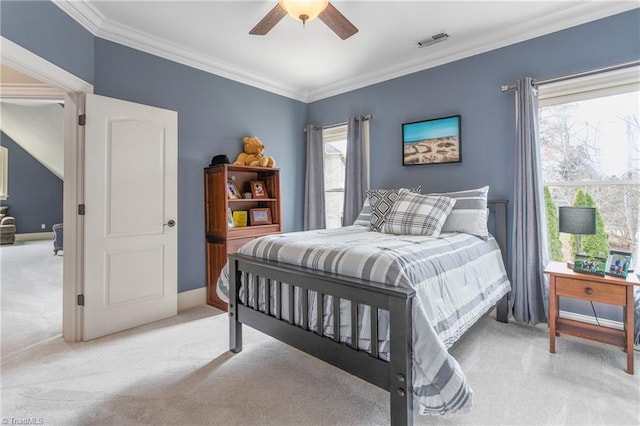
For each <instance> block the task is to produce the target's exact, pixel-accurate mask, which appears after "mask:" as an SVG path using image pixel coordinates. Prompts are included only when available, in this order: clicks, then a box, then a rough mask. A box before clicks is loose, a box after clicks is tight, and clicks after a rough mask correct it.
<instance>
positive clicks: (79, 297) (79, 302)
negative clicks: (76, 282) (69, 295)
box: [78, 294, 84, 306]
mask: <svg viewBox="0 0 640 426" xmlns="http://www.w3.org/2000/svg"><path fill="white" fill-rule="evenodd" d="M78 306H84V294H79V295H78Z"/></svg>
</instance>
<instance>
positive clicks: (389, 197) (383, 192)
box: [356, 186, 422, 232]
mask: <svg viewBox="0 0 640 426" xmlns="http://www.w3.org/2000/svg"><path fill="white" fill-rule="evenodd" d="M421 188H422V186H417V187H415V188H410V189H405V188H398V189H373V190H370V191H367V199H368V200H369V205H370V211H369V229H370V230H371V231H375V232H382V226H383V225H384V222H385V218H386V216H387V214H389V212H390V211H391V207H392V206H393V203H394V202H395V201H396V198H397V197H398V191H400V190H405V191H410V192H420V189H421ZM365 205H366V202H365ZM363 210H364V207H363ZM360 214H362V212H361V213H360ZM358 219H360V217H358ZM358 219H356V220H358Z"/></svg>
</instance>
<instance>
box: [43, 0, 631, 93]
mask: <svg viewBox="0 0 640 426" xmlns="http://www.w3.org/2000/svg"><path fill="white" fill-rule="evenodd" d="M54 2H55V3H56V4H57V5H58V6H59V7H60V8H61V9H62V10H64V11H65V12H67V13H68V14H69V15H70V16H72V17H73V18H74V19H76V20H77V21H78V22H79V23H81V24H82V25H83V26H84V27H85V28H87V29H88V30H89V31H91V32H92V33H93V34H94V35H96V36H98V37H101V38H104V39H107V40H111V41H115V42H118V43H121V44H124V45H127V46H130V47H133V48H136V49H140V50H143V51H146V52H149V53H153V54H156V55H159V56H161V57H164V58H167V59H170V60H174V61H177V62H180V63H183V64H186V65H190V66H193V67H195V68H199V69H202V70H205V71H209V72H212V73H214V74H217V75H220V76H223V77H226V78H229V79H232V80H236V81H239V82H242V83H246V84H249V85H252V86H255V87H258V88H262V89H265V90H268V91H271V92H274V93H278V94H280V95H284V96H287V97H290V98H293V99H298V100H301V101H304V102H311V101H315V100H318V99H323V98H326V97H329V96H333V95H336V94H339V93H343V92H347V91H350V90H353V89H356V88H359V87H364V86H367V85H370V84H373V83H377V82H381V81H384V80H388V79H390V78H394V77H398V76H402V75H406V74H409V73H412V72H416V71H420V70H423V69H427V68H430V67H433V66H437V65H441V64H443V63H447V62H451V61H454V60H457V59H461V58H464V57H468V56H471V55H474V54H478V53H481V52H486V51H488V50H492V49H496V48H498V47H503V46H506V45H509V44H513V43H517V42H519V41H523V40H527V39H530V38H533V37H537V36H540V35H544V34H548V33H550V32H554V31H558V30H561V29H564V28H568V27H571V26H575V25H579V24H582V23H585V22H589V21H592V20H595V19H599V18H603V17H606V16H610V15H613V14H616V13H620V12H623V11H626V10H630V9H634V8H638V7H640V5H639V3H638V1H637V0H632V1H606V0H600V1H576V0H572V1H526V0H523V1H481V0H475V1H455V0H448V1H415V0H414V1H339V0H336V1H332V4H333V5H334V6H335V7H336V8H337V9H338V10H339V11H340V12H342V13H343V14H344V15H345V16H346V17H347V19H349V20H350V21H351V22H352V23H353V24H354V25H355V26H356V27H358V29H359V30H360V31H359V32H358V33H357V34H356V35H354V36H353V37H351V38H349V39H347V40H345V41H343V40H340V38H338V37H337V36H336V35H335V34H334V33H333V32H331V30H329V28H328V27H327V26H325V25H324V23H323V22H322V21H320V20H318V19H316V20H314V21H312V22H309V23H307V26H306V28H303V27H302V24H301V23H300V22H298V21H296V20H294V19H292V18H290V17H288V16H285V17H284V18H283V19H282V20H281V21H280V22H279V23H278V24H277V25H276V26H275V27H274V28H273V29H272V30H271V32H269V33H268V34H267V35H266V36H253V35H249V34H248V33H249V30H251V28H253V26H254V25H255V24H257V23H258V22H259V21H260V19H262V17H263V16H264V15H266V14H267V13H268V12H269V11H270V10H271V9H272V8H273V7H274V5H275V4H276V2H277V0H268V1H247V0H235V1H216V0H208V1H166V0H160V1H157V0H143V1H122V0H111V1H104V0H103V1H94V0H83V1H79V0H54ZM442 30H445V31H446V32H447V33H448V34H449V35H450V38H449V39H448V40H446V41H445V42H442V43H439V44H435V45H433V46H430V47H425V48H418V47H417V42H418V41H419V40H422V39H425V38H427V37H428V36H430V35H432V34H435V33H438V32H440V31H442Z"/></svg>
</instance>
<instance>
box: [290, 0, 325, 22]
mask: <svg viewBox="0 0 640 426" xmlns="http://www.w3.org/2000/svg"><path fill="white" fill-rule="evenodd" d="M279 3H280V6H281V7H282V8H283V9H284V10H286V11H287V13H288V14H289V15H290V16H291V17H292V18H294V19H297V20H298V21H300V22H303V23H306V22H309V21H312V20H314V19H315V18H317V17H318V15H319V14H320V13H322V11H323V10H325V9H326V8H327V6H328V5H329V0H280V2H279Z"/></svg>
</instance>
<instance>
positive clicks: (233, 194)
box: [227, 179, 242, 200]
mask: <svg viewBox="0 0 640 426" xmlns="http://www.w3.org/2000/svg"><path fill="white" fill-rule="evenodd" d="M227 195H228V197H229V199H230V200H238V199H240V198H242V195H240V191H238V187H237V186H236V183H235V182H234V181H233V179H227Z"/></svg>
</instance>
